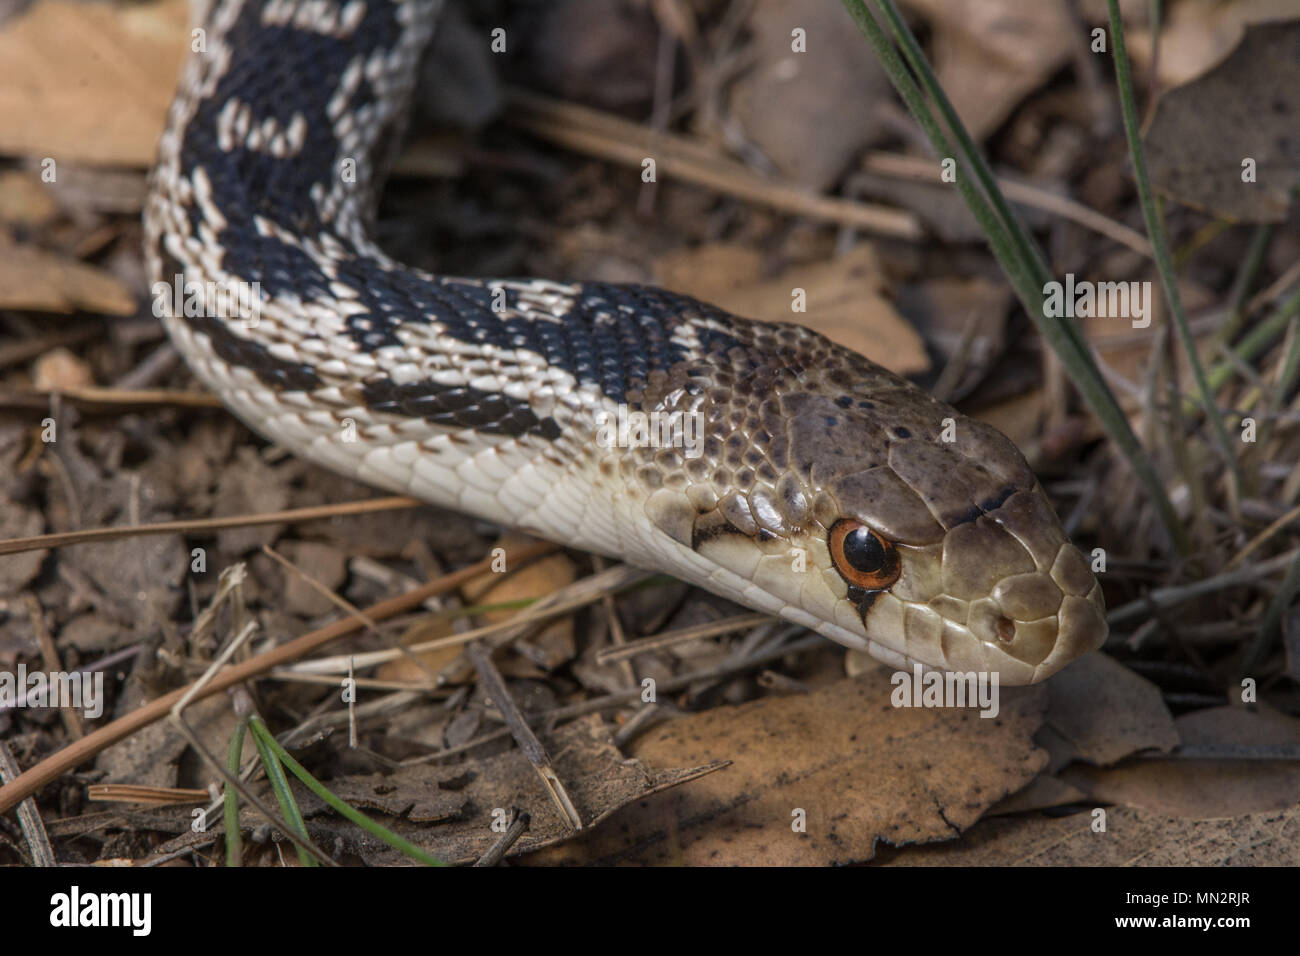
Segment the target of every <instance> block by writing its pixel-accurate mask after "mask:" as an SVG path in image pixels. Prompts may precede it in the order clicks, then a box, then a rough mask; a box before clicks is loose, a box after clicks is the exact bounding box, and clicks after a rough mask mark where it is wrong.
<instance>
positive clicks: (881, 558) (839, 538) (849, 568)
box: [827, 518, 902, 591]
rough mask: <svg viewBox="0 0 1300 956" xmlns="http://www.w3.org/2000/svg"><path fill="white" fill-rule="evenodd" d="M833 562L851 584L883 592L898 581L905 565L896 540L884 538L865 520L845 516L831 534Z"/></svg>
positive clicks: (829, 541)
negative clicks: (895, 542) (866, 523)
mask: <svg viewBox="0 0 1300 956" xmlns="http://www.w3.org/2000/svg"><path fill="white" fill-rule="evenodd" d="M827 545H828V546H829V548H830V552H831V561H832V562H834V564H835V570H836V571H838V572H840V576H841V577H842V578H844V580H845V581H847V582H848V583H849V584H850V585H852V586H853V587H855V588H862V589H863V590H864V591H882V590H884V589H885V588H887V587H889V586H890V585H891V584H893V583H894V582H895V581H897V580H898V575H899V574H900V573H901V572H902V564H901V562H900V561H899V559H898V549H897V548H895V547H894V542H892V541H890V540H888V539H887V538H884V537H881V536H880V535H879V534H877V533H876V532H875V531H873V530H871V528H869V527H867V526H866V525H865V524H863V523H862V522H861V521H854V520H853V519H852V518H841V519H840V520H839V521H837V522H835V524H833V525H831V530H830V534H829V535H828V536H827Z"/></svg>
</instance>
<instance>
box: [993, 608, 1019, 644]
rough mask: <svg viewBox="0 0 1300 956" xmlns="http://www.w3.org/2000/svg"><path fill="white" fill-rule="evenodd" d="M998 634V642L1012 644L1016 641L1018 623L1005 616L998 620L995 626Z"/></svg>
mask: <svg viewBox="0 0 1300 956" xmlns="http://www.w3.org/2000/svg"><path fill="white" fill-rule="evenodd" d="M995 626H996V627H997V632H998V640H1000V641H1003V642H1005V643H1007V644H1010V643H1011V642H1012V641H1014V640H1015V639H1016V622H1015V621H1013V620H1011V618H1009V617H1006V616H1005V615H1004V616H1002V617H999V618H998V619H997V623H996V625H995Z"/></svg>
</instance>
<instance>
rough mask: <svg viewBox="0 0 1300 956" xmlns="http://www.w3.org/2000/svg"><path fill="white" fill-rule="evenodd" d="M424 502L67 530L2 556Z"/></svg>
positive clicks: (6, 547)
mask: <svg viewBox="0 0 1300 956" xmlns="http://www.w3.org/2000/svg"><path fill="white" fill-rule="evenodd" d="M423 504H424V502H423V501H420V500H419V499H418V498H409V497H407V496H405V495H397V496H393V497H389V498H367V499H366V500H364V501H346V502H343V503H341V504H337V505H316V506H314V507H311V508H291V509H289V510H288V511H273V512H270V513H268V514H259V515H232V516H231V517H229V518H193V519H190V520H189V521H159V522H157V523H156V524H140V525H125V526H123V527H120V528H87V529H86V530H85V531H64V532H61V533H59V534H41V535H36V536H34V537H31V538H10V539H9V540H7V541H0V555H6V554H21V553H22V552H24V551H41V550H44V549H45V548H62V547H65V546H67V545H70V544H86V543H87V542H91V541H115V540H117V539H118V538H134V537H139V536H140V535H147V534H178V533H179V534H194V533H197V532H201V531H221V530H224V529H226V528H255V527H259V526H261V525H267V524H281V523H285V524H292V523H295V522H299V521H315V520H316V519H318V518H334V517H339V516H341V515H362V514H371V513H373V512H376V511H400V510H402V509H403V508H419V507H421V506H423Z"/></svg>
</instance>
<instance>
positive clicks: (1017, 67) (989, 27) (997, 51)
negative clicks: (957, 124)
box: [907, 0, 1079, 140]
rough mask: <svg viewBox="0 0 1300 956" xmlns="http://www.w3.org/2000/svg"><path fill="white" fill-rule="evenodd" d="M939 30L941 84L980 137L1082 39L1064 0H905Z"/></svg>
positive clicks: (936, 54) (936, 58) (936, 52)
mask: <svg viewBox="0 0 1300 956" xmlns="http://www.w3.org/2000/svg"><path fill="white" fill-rule="evenodd" d="M907 2H908V6H910V7H914V8H916V9H918V10H920V11H922V12H923V13H924V14H925V16H926V19H927V20H929V22H930V26H931V29H932V30H933V34H934V35H933V41H932V44H933V53H932V56H931V60H932V62H933V63H934V67H935V72H936V73H937V75H938V77H939V83H940V85H941V86H942V87H943V88H944V91H945V92H946V93H947V94H948V97H949V99H951V100H952V104H953V107H954V108H955V109H956V110H957V115H958V116H960V117H961V118H962V121H963V122H964V123H965V124H966V128H967V130H969V131H970V134H971V135H972V136H973V137H975V139H977V140H979V139H983V138H984V137H985V136H987V135H988V134H989V133H991V132H993V131H994V130H995V129H997V127H998V126H1000V125H1001V124H1002V122H1003V120H1005V119H1006V118H1007V117H1008V116H1009V115H1010V114H1011V110H1012V109H1013V108H1014V107H1015V105H1016V104H1017V103H1019V102H1020V100H1021V99H1023V98H1024V96H1025V95H1026V94H1027V93H1030V92H1032V91H1033V90H1036V89H1038V87H1039V86H1041V85H1042V84H1043V83H1045V82H1046V81H1047V79H1048V78H1049V77H1050V76H1051V75H1052V74H1053V73H1055V72H1056V71H1057V70H1058V69H1060V68H1061V66H1063V65H1064V64H1065V62H1066V60H1067V59H1068V58H1069V56H1070V44H1071V43H1076V42H1079V41H1078V40H1077V38H1076V36H1075V34H1076V30H1075V27H1074V24H1073V23H1071V21H1070V17H1069V15H1068V14H1067V12H1066V8H1065V6H1064V5H1063V4H1060V3H1042V2H1035V3H1026V2H1025V0H907Z"/></svg>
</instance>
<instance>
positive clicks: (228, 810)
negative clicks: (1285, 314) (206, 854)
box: [224, 720, 248, 866]
mask: <svg viewBox="0 0 1300 956" xmlns="http://www.w3.org/2000/svg"><path fill="white" fill-rule="evenodd" d="M247 730H248V721H246V720H240V722H239V723H237V724H236V725H235V732H234V733H233V734H231V735H230V752H229V753H228V754H227V755H226V769H227V770H229V771H230V774H231V776H233V777H238V776H239V760H240V757H241V756H242V755H243V753H244V734H245V733H246V732H247ZM224 810H225V819H226V866H242V865H243V857H244V838H243V836H242V835H241V834H240V832H239V794H238V793H236V792H235V788H234V787H230V786H227V787H226V788H225V799H224Z"/></svg>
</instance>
